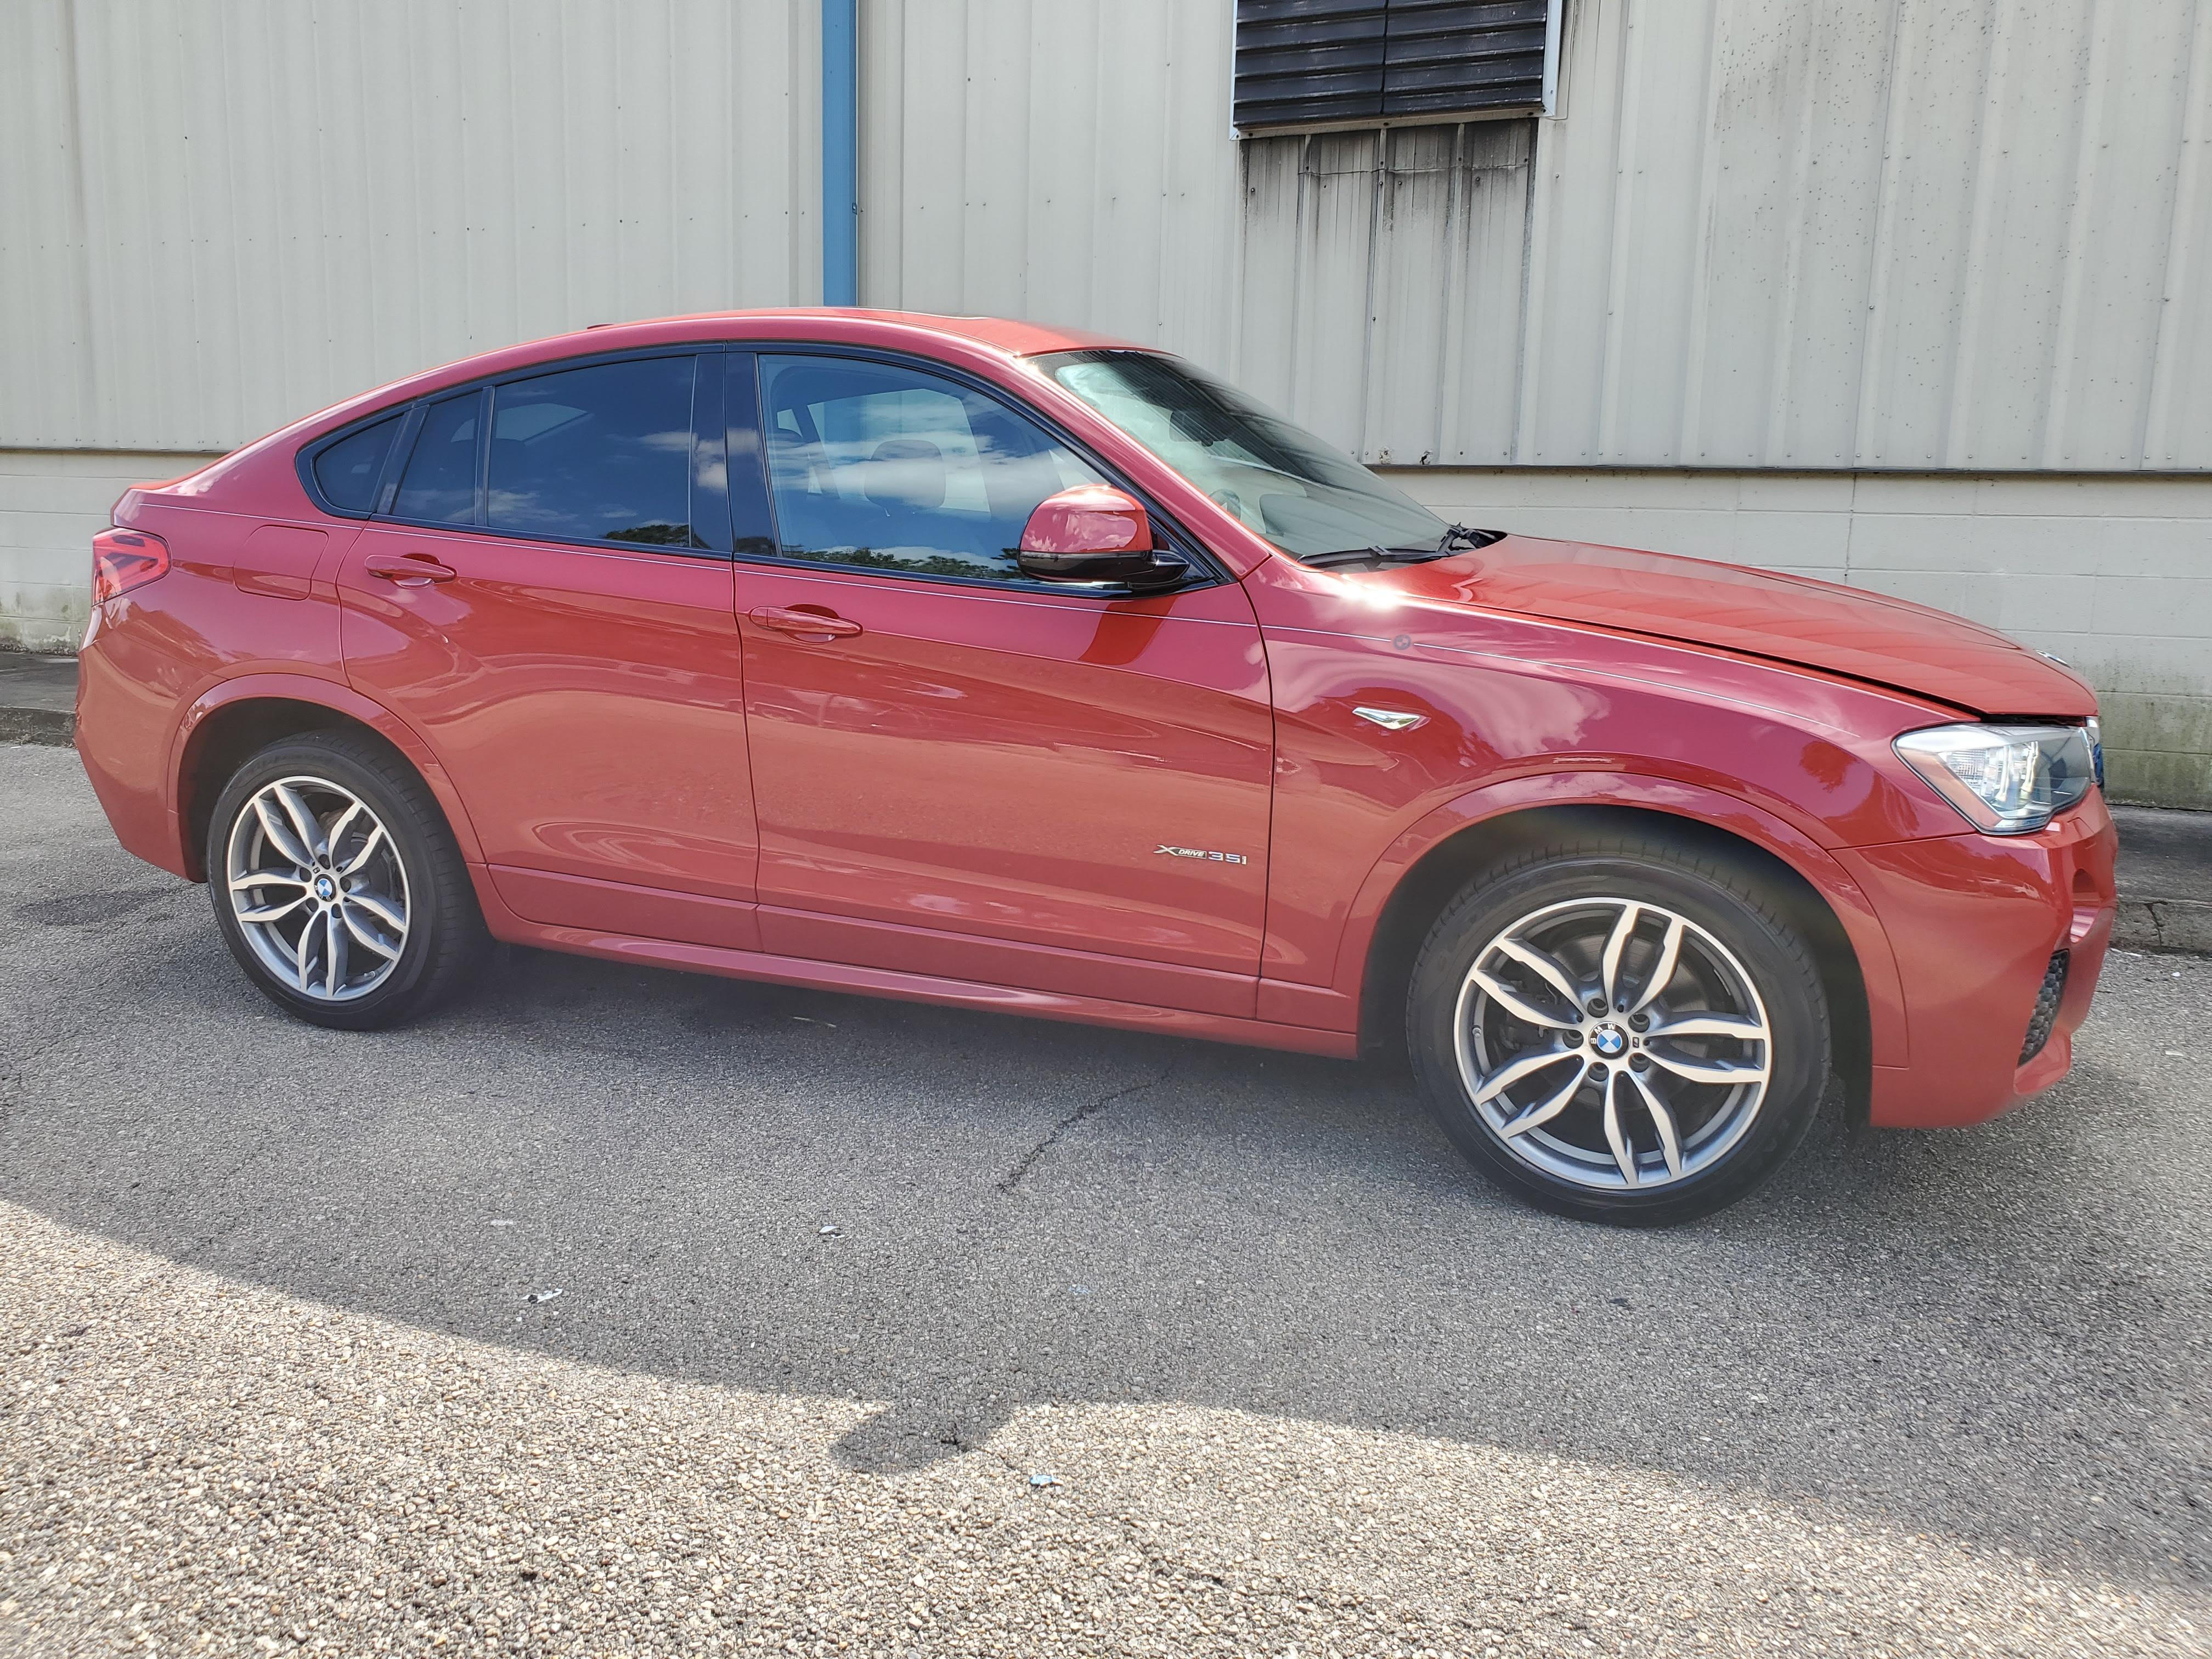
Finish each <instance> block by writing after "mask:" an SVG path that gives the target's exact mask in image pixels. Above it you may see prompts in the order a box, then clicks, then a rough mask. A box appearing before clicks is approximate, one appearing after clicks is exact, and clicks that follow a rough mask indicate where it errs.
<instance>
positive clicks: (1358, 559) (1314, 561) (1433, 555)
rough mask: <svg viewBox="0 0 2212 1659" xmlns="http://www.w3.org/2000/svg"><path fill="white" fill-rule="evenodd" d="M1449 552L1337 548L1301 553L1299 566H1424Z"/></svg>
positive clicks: (1416, 549)
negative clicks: (1321, 551)
mask: <svg viewBox="0 0 2212 1659" xmlns="http://www.w3.org/2000/svg"><path fill="white" fill-rule="evenodd" d="M1449 551H1450V549H1449V548H1442V547H1382V546H1375V547H1337V548H1332V549H1330V550H1328V552H1326V553H1302V554H1300V555H1299V556H1298V562H1299V563H1301V564H1310V565H1316V566H1318V567H1320V568H1324V569H1326V568H1328V567H1329V566H1331V565H1340V564H1368V565H1375V564H1425V563H1426V562H1428V561H1429V560H1431V559H1440V558H1443V556H1445V555H1446V554H1447V553H1449Z"/></svg>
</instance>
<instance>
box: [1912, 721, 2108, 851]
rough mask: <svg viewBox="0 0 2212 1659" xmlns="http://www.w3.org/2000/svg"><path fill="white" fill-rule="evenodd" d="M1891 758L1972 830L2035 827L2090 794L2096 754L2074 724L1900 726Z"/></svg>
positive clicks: (2012, 831) (2010, 831)
mask: <svg viewBox="0 0 2212 1659" xmlns="http://www.w3.org/2000/svg"><path fill="white" fill-rule="evenodd" d="M1894 746H1895V748H1896V750H1897V754H1898V758H1899V759H1900V760H1902V761H1903V762H1904V763H1905V764H1906V765H1907V766H1909V767H1911V769H1913V770H1914V771H1915V772H1917V773H1918V774H1919V775H1921V776H1922V777H1923V778H1925V779H1927V781H1929V784H1930V785H1932V786H1933V787H1934V788H1935V790H1936V793H1937V794H1939V795H1941V796H1942V797H1943V799H1945V800H1948V801H1949V802H1950V803H1951V805H1954V806H1955V807H1957V808H1958V809H1959V811H1960V812H1961V813H1962V814H1964V815H1965V817H1966V821H1967V822H1968V823H1972V825H1973V826H1974V827H1975V828H1976V829H1986V830H1988V831H1989V832H1990V834H1991V835H1993V836H2021V835H2026V834H2027V832H2028V831H2029V830H2031V829H2042V828H2043V826H2044V825H2045V824H2046V823H2050V822H2051V819H2052V818H2054V817H2057V816H2058V814H2059V813H2061V812H2063V811H2065V810H2066V809H2067V808H2068V807H2069V806H2073V805H2077V804H2078V803H2079V802H2080V801H2081V798H2082V797H2083V796H2084V795H2086V794H2087V793H2089V786H2090V785H2091V783H2093V781H2095V779H2096V775H2097V758H2096V754H2095V750H2094V748H2093V739H2092V738H2091V736H2090V733H2089V732H2088V730H2087V728H2085V727H2083V726H1931V727H1929V729H1928V730H1927V731H1925V732H1906V733H1905V735H1904V736H1903V737H1901V738H1899V739H1898V740H1897V742H1896V744H1895V745H1894Z"/></svg>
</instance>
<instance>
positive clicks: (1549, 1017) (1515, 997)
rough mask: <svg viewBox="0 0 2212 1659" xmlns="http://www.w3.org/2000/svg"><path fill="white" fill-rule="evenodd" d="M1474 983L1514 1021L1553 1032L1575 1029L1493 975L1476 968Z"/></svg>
mask: <svg viewBox="0 0 2212 1659" xmlns="http://www.w3.org/2000/svg"><path fill="white" fill-rule="evenodd" d="M1474 982H1475V983H1476V984H1477V985H1480V987H1482V988H1483V989H1484V990H1485V991H1486V992H1488V993H1489V994H1490V995H1491V997H1492V1000H1495V1001H1497V1002H1498V1003H1499V1004H1501V1005H1503V1006H1504V1009H1505V1011H1506V1012H1508V1013H1510V1014H1511V1015H1512V1016H1513V1018H1516V1019H1518V1020H1525V1021H1527V1022H1528V1024H1531V1025H1541V1026H1545V1027H1547V1028H1548V1029H1549V1030H1554V1031H1571V1030H1574V1029H1575V1022H1574V1021H1573V1020H1571V1019H1561V1018H1559V1016H1558V1015H1557V1014H1547V1013H1546V1012H1544V1011H1543V1010H1542V1009H1541V1008H1539V1007H1538V1006H1536V1005H1535V1004H1534V1003H1533V1002H1531V1001H1529V1000H1528V998H1527V997H1525V996H1523V995H1522V994H1521V993H1520V992H1518V991H1516V990H1515V989H1514V988H1513V987H1511V986H1510V985H1508V984H1507V983H1506V982H1505V981H1504V980H1502V979H1500V978H1498V975H1495V974H1492V973H1486V972H1485V971H1484V970H1483V969H1480V968H1478V969H1475V970H1474Z"/></svg>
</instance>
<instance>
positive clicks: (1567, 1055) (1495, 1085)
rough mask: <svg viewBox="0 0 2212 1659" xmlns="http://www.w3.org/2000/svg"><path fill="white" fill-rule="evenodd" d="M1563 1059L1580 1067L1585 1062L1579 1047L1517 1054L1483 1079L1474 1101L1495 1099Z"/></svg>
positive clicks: (1475, 1093)
mask: <svg viewBox="0 0 2212 1659" xmlns="http://www.w3.org/2000/svg"><path fill="white" fill-rule="evenodd" d="M1561 1060H1572V1061H1574V1062H1575V1065H1576V1067H1577V1069H1579V1068H1580V1067H1581V1066H1582V1063H1583V1056H1582V1051H1581V1050H1580V1049H1578V1048H1545V1049H1541V1050H1539V1051H1538V1052H1537V1053H1535V1054H1516V1055H1515V1056H1514V1057H1513V1058H1512V1059H1511V1060H1507V1061H1506V1062H1505V1063H1504V1065H1503V1066H1499V1067H1498V1069H1497V1070H1496V1071H1494V1072H1492V1073H1491V1074H1490V1075H1489V1076H1488V1077H1486V1078H1485V1079H1483V1080H1482V1086H1481V1087H1480V1089H1477V1090H1476V1091H1474V1103H1475V1104H1476V1105H1478V1106H1480V1105H1481V1104H1483V1103H1485V1102H1486V1101H1491V1100H1495V1099H1497V1098H1498V1096H1500V1095H1502V1094H1504V1092H1505V1091H1507V1090H1508V1089H1510V1088H1511V1087H1512V1086H1513V1085H1515V1084H1516V1083H1518V1082H1520V1081H1521V1079H1522V1078H1525V1077H1534V1075H1535V1074H1536V1073H1539V1072H1541V1071H1542V1070H1543V1069H1544V1068H1545V1067H1546V1066H1556V1065H1558V1064H1559V1062H1560V1061H1561Z"/></svg>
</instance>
